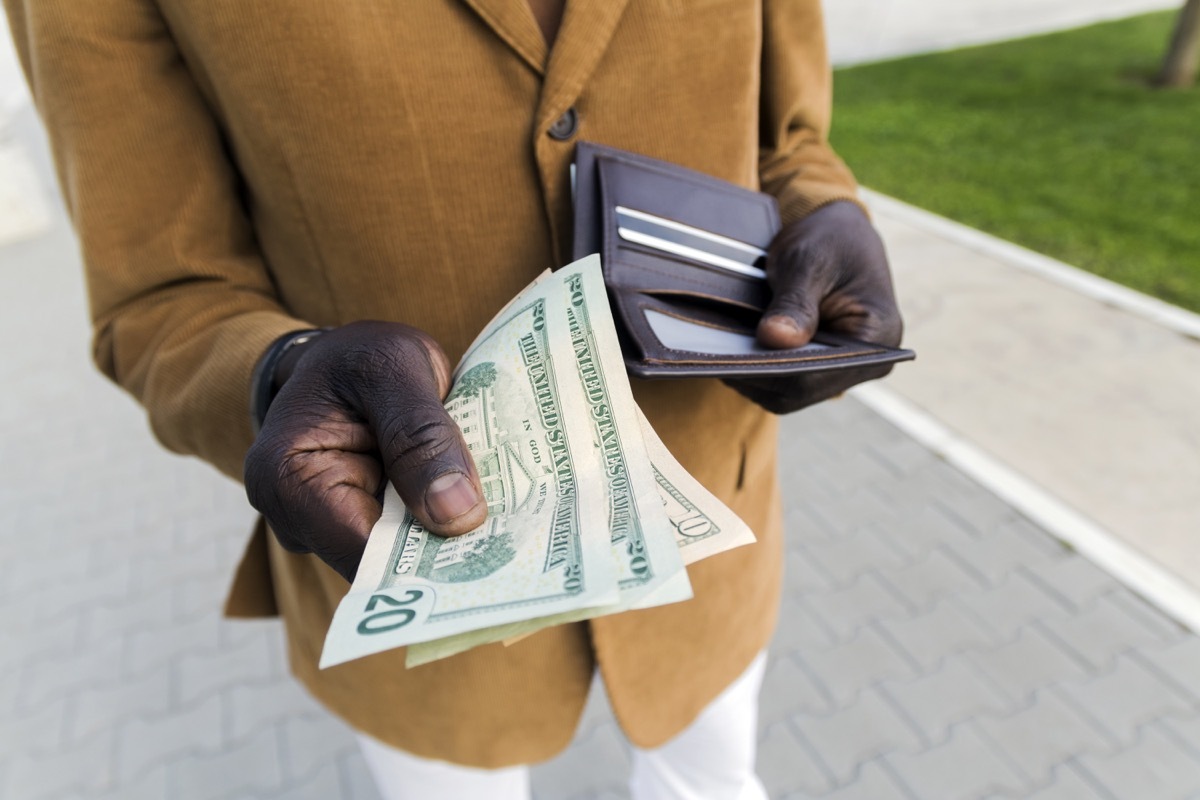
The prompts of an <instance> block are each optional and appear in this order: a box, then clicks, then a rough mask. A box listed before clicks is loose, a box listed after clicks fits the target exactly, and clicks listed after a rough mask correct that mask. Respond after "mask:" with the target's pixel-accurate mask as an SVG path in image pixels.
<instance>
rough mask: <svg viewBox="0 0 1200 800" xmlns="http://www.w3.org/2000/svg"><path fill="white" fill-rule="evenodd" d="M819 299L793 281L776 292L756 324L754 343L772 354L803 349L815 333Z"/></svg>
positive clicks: (814, 293)
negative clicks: (795, 348) (771, 350)
mask: <svg viewBox="0 0 1200 800" xmlns="http://www.w3.org/2000/svg"><path fill="white" fill-rule="evenodd" d="M819 321H820V297H819V293H818V292H816V291H811V290H810V287H808V286H806V285H804V282H802V281H799V280H796V281H793V282H790V283H789V284H788V285H786V286H785V287H784V288H783V289H782V291H776V292H775V295H774V296H773V297H772V298H771V303H770V305H768V306H767V310H766V311H765V312H763V315H762V319H760V320H759V321H758V343H759V344H761V345H762V346H763V347H769V348H772V349H774V350H785V349H788V348H792V347H803V346H804V345H806V344H808V343H809V341H810V340H811V339H812V337H813V334H815V333H816V332H817V324H818V322H819Z"/></svg>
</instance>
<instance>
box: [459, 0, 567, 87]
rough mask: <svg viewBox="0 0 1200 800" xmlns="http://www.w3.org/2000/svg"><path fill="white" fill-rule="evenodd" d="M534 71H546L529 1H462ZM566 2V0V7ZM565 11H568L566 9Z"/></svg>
mask: <svg viewBox="0 0 1200 800" xmlns="http://www.w3.org/2000/svg"><path fill="white" fill-rule="evenodd" d="M464 2H465V3H466V4H467V5H469V6H470V7H471V8H472V9H474V11H475V13H476V14H478V15H479V18H480V19H482V20H483V21H484V23H486V24H487V25H488V27H490V28H491V29H492V30H493V31H495V32H496V35H498V36H499V37H500V38H501V39H503V40H504V42H505V43H506V44H507V45H508V46H509V47H511V48H512V49H513V50H514V51H516V53H517V55H519V56H520V57H521V59H522V60H524V61H525V63H526V64H528V65H529V66H530V67H532V68H533V70H534V71H535V72H537V73H538V74H539V75H544V74H545V71H546V39H545V37H543V36H542V31H541V29H540V28H538V24H537V20H536V19H534V17H533V10H532V9H530V8H529V0H464ZM569 5H570V4H569V3H568V6H569ZM567 13H568V14H569V13H570V10H569V8H568V11H567Z"/></svg>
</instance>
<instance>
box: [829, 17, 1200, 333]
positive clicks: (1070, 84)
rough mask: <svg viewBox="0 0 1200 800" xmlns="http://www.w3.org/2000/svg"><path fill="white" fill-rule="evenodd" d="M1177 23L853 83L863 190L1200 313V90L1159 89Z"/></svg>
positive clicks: (949, 57)
mask: <svg viewBox="0 0 1200 800" xmlns="http://www.w3.org/2000/svg"><path fill="white" fill-rule="evenodd" d="M1173 20H1174V14H1171V13H1165V14H1149V15H1146V16H1139V17H1134V18H1132V19H1127V20H1121V21H1118V22H1112V23H1104V24H1101V25H1095V26H1092V27H1088V28H1083V29H1080V30H1075V31H1067V32H1065V33H1056V34H1051V35H1049V36H1039V37H1036V38H1032V39H1024V40H1020V41H1015V42H1006V43H1003V44H998V45H988V46H984V47H976V48H971V49H968V50H960V51H957V52H952V53H941V54H934V55H927V56H918V57H915V58H905V59H901V60H897V61H891V62H887V63H881V64H872V65H866V66H861V67H851V68H847V69H842V70H839V71H838V72H837V74H836V79H835V96H836V107H837V108H836V112H835V114H834V130H833V134H832V138H833V144H834V146H835V147H836V148H837V150H838V152H839V153H840V154H841V155H842V157H843V158H845V159H846V161H847V162H848V163H849V164H850V166H851V167H852V168H853V169H854V171H855V173H856V174H857V176H858V178H859V180H860V181H861V182H862V183H863V184H864V185H865V186H869V187H871V188H873V189H876V190H879V191H881V192H884V193H886V194H890V195H892V196H894V197H898V198H900V199H902V200H906V201H908V202H910V203H913V204H914V205H918V206H921V207H923V208H927V209H929V210H931V211H933V212H935V213H938V214H941V215H943V216H946V217H950V218H951V219H954V220H957V221H959V222H962V223H965V224H967V225H971V226H973V227H976V228H980V229H982V230H985V231H988V232H989V233H992V234H995V235H997V236H1001V237H1003V238H1005V239H1008V240H1010V241H1014V242H1017V243H1019V244H1022V245H1024V246H1026V247H1029V248H1032V249H1034V250H1038V251H1040V252H1042V253H1046V254H1047V255H1051V256H1054V257H1055V258H1059V259H1062V260H1063V261H1066V262H1067V263H1069V264H1074V265H1075V266H1078V267H1082V268H1083V269H1086V270H1090V271H1092V272H1095V273H1096V274H1098V275H1103V276H1104V277H1106V278H1110V279H1112V280H1114V281H1118V282H1120V283H1123V284H1125V285H1126V286H1131V287H1133V288H1134V289H1138V290H1140V291H1143V292H1147V293H1149V294H1153V295H1156V296H1158V297H1161V298H1162V299H1164V300H1167V301H1169V302H1172V303H1176V304H1178V305H1181V306H1185V307H1187V308H1190V309H1192V310H1195V311H1200V89H1191V90H1187V91H1180V90H1175V91H1167V90H1160V89H1153V88H1151V87H1150V86H1149V83H1148V81H1149V78H1150V77H1151V76H1152V75H1153V74H1154V72H1155V69H1156V68H1157V66H1158V64H1159V61H1160V59H1161V58H1162V55H1163V53H1164V51H1165V48H1166V43H1167V40H1168V37H1169V34H1170V30H1171V25H1172V22H1173Z"/></svg>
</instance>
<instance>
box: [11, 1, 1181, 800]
mask: <svg viewBox="0 0 1200 800" xmlns="http://www.w3.org/2000/svg"><path fill="white" fill-rule="evenodd" d="M826 11H827V23H828V29H829V34H830V44H831V53H832V57H833V60H834V62H835V65H836V67H837V73H836V78H835V85H836V101H835V104H836V111H835V115H834V120H835V121H834V131H833V137H832V138H833V142H834V145H835V147H836V148H837V149H838V150H839V152H840V153H841V154H842V156H843V157H844V158H845V159H846V160H847V162H848V163H849V164H850V165H851V167H852V168H853V169H854V170H855V171H856V173H857V174H858V176H859V179H860V181H861V182H862V183H863V185H864V187H866V188H865V189H864V198H865V199H866V201H867V202H868V204H869V205H870V207H871V208H872V211H873V215H874V218H875V222H876V224H877V225H878V226H879V228H880V230H881V231H882V233H883V235H884V238H885V240H886V242H887V244H888V248H889V253H890V257H891V259H892V263H893V268H894V271H895V274H896V279H897V284H898V291H899V293H900V297H901V303H902V306H903V307H904V310H905V316H906V321H907V324H908V334H907V341H906V344H907V345H908V346H909V347H912V348H913V349H915V350H917V352H918V353H919V360H918V361H917V362H916V363H914V364H909V365H903V366H902V367H900V368H898V369H897V370H896V371H895V374H894V375H893V376H891V377H890V378H888V379H887V380H886V381H885V382H882V383H880V384H876V385H869V386H865V387H862V388H861V389H860V390H857V391H855V392H853V393H852V395H851V396H850V397H847V398H845V399H842V400H839V401H835V402H831V403H827V404H825V405H824V406H822V407H819V408H817V409H813V410H811V411H806V412H804V413H802V414H799V415H795V416H792V417H788V418H786V419H785V422H784V436H785V437H786V439H785V447H784V453H785V456H784V464H783V465H782V469H783V477H784V480H785V486H786V487H787V491H786V492H785V494H786V495H787V496H788V498H789V499H788V507H787V517H788V523H789V552H788V564H787V576H788V577H787V593H786V597H785V600H784V608H783V616H782V619H781V623H780V628H779V632H778V634H777V636H776V639H775V641H774V643H773V645H772V651H771V664H770V668H769V672H768V677H767V682H766V687H765V690H764V697H763V703H762V709H763V711H762V720H761V725H760V740H761V741H760V744H761V753H760V770H761V772H762V774H763V777H764V780H765V781H766V782H767V785H768V787H769V788H770V790H771V793H772V797H780V798H841V799H842V800H846V799H847V798H860V799H861V800H886V799H887V798H905V799H906V800H913V799H914V798H921V799H922V800H924V799H925V798H929V800H953V799H954V798H1001V797H1005V798H1018V797H1019V798H1043V799H1045V798H1062V799H1063V800H1067V799H1070V798H1098V799H1104V800H1114V798H1121V799H1123V798H1132V799H1134V800H1159V799H1160V798H1181V799H1183V798H1200V639H1197V637H1196V635H1195V633H1194V631H1196V630H1198V629H1200V628H1198V626H1200V544H1198V542H1200V412H1198V409H1200V316H1197V314H1196V313H1195V312H1197V311H1200V157H1198V156H1200V149H1198V147H1197V142H1198V133H1197V132H1198V131H1200V90H1197V88H1195V86H1194V85H1191V82H1190V80H1189V73H1192V72H1194V69H1195V63H1196V56H1197V53H1198V52H1200V2H1197V1H1196V0H1193V1H1192V2H1191V3H1189V4H1188V6H1187V8H1186V9H1185V8H1184V6H1183V3H1182V2H1181V0H1087V1H1086V2H1084V0H1007V1H1006V2H1001V1H1000V0H971V2H955V1H954V0H830V2H829V3H828V4H827V9H826ZM0 23H3V18H2V17H0ZM88 336H89V326H88V322H87V316H86V308H85V299H84V287H83V283H82V279H81V268H80V266H79V262H78V254H77V250H76V245H75V242H74V239H73V236H72V233H71V231H70V227H69V224H68V222H67V220H66V219H65V217H64V214H63V210H62V204H61V201H60V200H59V199H58V193H57V189H56V187H55V182H54V180H53V176H52V169H51V165H50V163H49V161H48V155H47V150H46V144H45V139H44V134H43V132H42V130H41V128H40V125H39V123H38V121H37V118H36V114H35V112H34V110H33V109H32V107H31V104H30V101H29V97H28V93H27V92H26V90H25V87H24V83H23V79H22V77H21V75H20V71H19V69H18V66H17V63H16V59H15V56H14V54H13V52H12V50H11V46H10V42H9V37H8V31H7V28H6V27H5V28H4V29H3V30H0V337H2V340H3V341H4V342H5V343H6V344H7V346H6V347H5V348H4V352H3V355H0V380H2V385H3V386H4V387H5V391H4V393H3V395H2V396H0V430H2V431H3V454H4V458H3V460H2V461H0V559H2V561H3V563H4V564H5V565H6V567H7V568H6V569H5V575H4V577H3V579H0V609H2V613H0V798H2V799H3V800H35V799H36V798H121V799H122V800H127V799H129V798H205V799H207V800H216V799H217V798H374V797H376V796H377V795H376V794H375V791H374V788H373V787H372V785H371V783H370V780H369V779H368V777H367V775H366V772H365V768H364V765H363V762H362V759H361V756H359V754H358V752H357V750H356V748H355V745H354V742H353V739H352V738H351V736H350V734H349V732H348V731H347V730H346V729H345V728H344V727H343V726H342V725H341V724H340V723H339V722H337V721H336V720H334V719H332V718H331V717H330V716H329V715H327V714H326V713H325V712H324V711H323V710H322V709H320V708H319V707H317V706H316V704H315V703H314V702H313V701H311V700H310V699H308V698H307V697H306V696H305V695H304V694H303V692H302V691H301V690H300V689H299V688H298V687H297V686H296V684H295V683H294V682H293V681H292V679H291V678H290V677H289V676H288V674H287V667H286V664H285V662H284V658H283V653H282V647H281V643H282V637H281V631H280V630H279V627H278V625H277V623H275V622H269V621H264V622H238V623H231V622H225V621H223V620H221V619H220V618H219V604H220V598H221V597H222V595H223V592H224V589H225V587H226V585H227V583H228V581H229V579H230V576H231V570H232V567H233V564H234V563H235V562H236V559H237V557H238V556H239V555H240V550H241V547H242V545H243V544H244V541H245V539H246V536H247V533H248V531H249V530H250V526H251V524H252V521H253V515H252V513H251V512H250V510H249V509H248V507H247V506H246V503H245V499H244V496H243V494H242V491H241V489H240V488H239V487H238V486H236V485H234V484H233V483H231V482H229V481H227V480H225V479H223V478H221V477H220V476H218V475H217V474H216V473H215V472H214V471H213V470H211V469H210V468H208V467H206V466H205V465H203V464H200V463H198V462H196V461H194V460H189V459H183V458H178V457H173V456H170V455H168V454H166V453H165V452H163V451H161V450H160V449H159V448H158V447H157V446H156V445H155V443H154V442H153V440H152V438H151V437H150V435H149V432H148V430H147V427H146V424H145V421H144V419H143V416H142V413H141V411H140V410H139V409H138V408H137V407H136V406H135V404H134V403H133V402H132V401H131V400H130V399H129V398H128V397H126V396H125V395H123V394H121V393H120V392H119V391H118V390H116V389H115V388H114V387H112V386H110V385H109V384H107V383H106V382H105V381H104V380H103V379H102V378H100V377H99V375H98V374H97V373H96V372H95V371H94V370H93V368H92V367H91V365H90V362H89V355H88V351H89V348H88ZM626 769H627V756H626V753H625V750H624V745H623V744H622V740H621V739H620V736H619V733H618V731H617V729H616V727H615V724H614V723H613V722H612V719H611V715H610V713H609V712H608V710H607V706H606V704H605V702H604V699H603V694H602V691H601V690H600V689H599V687H598V688H597V691H596V692H595V693H594V697H593V702H592V704H591V705H590V706H589V709H588V712H587V715H586V716H585V718H584V720H583V722H582V723H581V725H580V729H579V732H578V734H577V737H576V740H575V743H574V744H573V745H572V747H571V748H570V749H569V750H568V751H567V752H566V753H564V754H563V755H562V756H560V757H559V758H557V759H555V760H553V761H551V762H549V763H548V764H545V765H541V766H539V767H538V768H537V770H536V772H535V791H536V793H537V796H538V798H539V799H540V800H546V799H548V798H579V799H580V800H582V799H583V798H619V797H625V796H626V794H625V789H624V788H623V786H624V780H625V771H626Z"/></svg>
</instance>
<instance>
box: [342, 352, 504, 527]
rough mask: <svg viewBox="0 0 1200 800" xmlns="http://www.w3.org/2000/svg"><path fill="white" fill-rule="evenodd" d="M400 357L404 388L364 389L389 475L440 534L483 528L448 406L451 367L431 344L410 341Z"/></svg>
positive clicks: (483, 509) (471, 467) (465, 453)
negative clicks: (409, 344) (447, 410)
mask: <svg viewBox="0 0 1200 800" xmlns="http://www.w3.org/2000/svg"><path fill="white" fill-rule="evenodd" d="M410 349H412V350H413V351H414V352H409V353H402V354H398V355H399V356H400V360H399V361H398V363H399V364H402V365H403V367H402V368H401V373H402V374H400V375H397V376H396V379H397V380H398V381H399V382H400V385H399V386H398V385H396V384H395V383H392V384H391V385H389V386H386V387H384V386H368V387H366V388H365V389H364V400H365V403H364V406H365V407H364V412H365V414H366V416H367V417H368V421H369V422H370V425H371V427H372V428H373V429H374V430H375V432H376V439H377V441H378V447H379V452H380V455H381V457H382V460H383V467H384V471H385V472H386V473H387V476H388V479H389V480H391V482H392V484H393V485H394V486H395V487H396V491H397V492H398V493H399V494H400V498H401V499H402V500H403V501H404V504H405V506H406V507H407V508H408V509H409V510H410V511H412V513H413V516H415V517H416V518H417V519H418V520H419V521H420V522H421V524H422V525H424V526H425V527H426V528H427V529H428V530H430V531H432V532H433V533H436V534H440V535H442V536H456V535H459V534H463V533H467V532H469V531H472V530H474V529H476V528H478V527H479V526H480V525H482V524H483V523H484V521H485V520H486V519H487V504H486V503H485V502H484V500H483V491H482V488H481V485H480V481H479V476H478V474H477V472H476V470H475V462H474V459H473V458H472V457H471V454H470V451H469V450H468V449H467V443H466V441H465V440H464V439H463V436H462V431H461V430H459V427H458V425H457V424H456V423H455V422H454V420H453V419H452V418H451V417H450V415H449V414H448V413H447V412H446V409H445V408H444V407H443V406H442V398H443V397H444V396H445V393H446V391H447V390H448V388H449V382H450V377H449V376H450V369H449V364H448V362H447V360H446V357H445V355H444V354H443V353H442V351H441V349H440V348H439V347H438V346H437V345H436V344H435V343H433V342H431V341H418V340H412V344H411V346H410Z"/></svg>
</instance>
